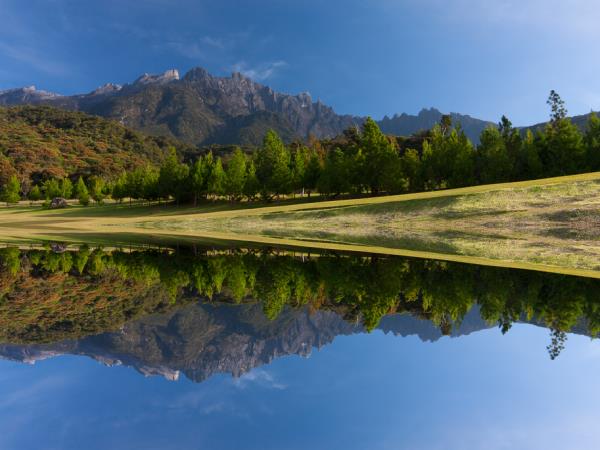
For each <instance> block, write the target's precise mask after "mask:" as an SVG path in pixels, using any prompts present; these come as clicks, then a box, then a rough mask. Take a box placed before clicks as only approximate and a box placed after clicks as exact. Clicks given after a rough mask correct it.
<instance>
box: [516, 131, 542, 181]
mask: <svg viewBox="0 0 600 450" xmlns="http://www.w3.org/2000/svg"><path fill="white" fill-rule="evenodd" d="M543 170H544V168H543V166H542V160H541V159H540V154H539V149H538V145H536V140H535V137H534V136H533V133H532V132H531V130H527V132H526V133H525V137H524V138H523V141H522V143H521V148H520V151H519V154H518V157H517V167H516V169H515V172H516V176H517V178H518V179H520V180H535V179H536V178H541V177H542V176H543Z"/></svg>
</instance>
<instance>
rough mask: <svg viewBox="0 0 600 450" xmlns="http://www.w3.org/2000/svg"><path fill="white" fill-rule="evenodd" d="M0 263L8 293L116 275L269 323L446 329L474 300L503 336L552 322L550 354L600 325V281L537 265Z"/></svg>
mask: <svg viewBox="0 0 600 450" xmlns="http://www.w3.org/2000/svg"><path fill="white" fill-rule="evenodd" d="M0 262H1V265H2V269H3V270H2V274H1V278H0V283H1V284H0V295H1V296H2V298H4V297H7V296H8V297H10V295H11V292H14V290H15V289H18V288H19V281H17V280H18V279H21V282H23V277H24V276H25V275H28V276H29V277H33V278H35V277H48V276H50V274H63V275H64V276H66V277H67V278H70V279H73V280H77V279H88V280H90V282H91V281H93V280H95V279H100V278H102V277H106V276H107V274H116V275H118V277H119V279H121V280H128V281H130V282H133V283H135V284H136V286H146V287H151V286H156V287H158V288H160V290H161V291H162V292H163V293H164V296H165V298H167V299H168V300H167V301H168V303H170V304H171V305H172V304H175V303H180V302H181V300H182V299H185V298H188V299H190V298H197V297H198V295H200V296H203V297H206V298H207V299H209V300H216V299H218V300H219V301H232V302H236V303H239V302H248V301H260V302H261V303H262V306H263V311H264V313H265V315H266V316H267V317H268V318H270V319H274V318H276V317H277V316H278V314H279V313H280V312H281V311H282V309H283V308H284V307H286V306H290V307H299V306H302V305H310V307H311V308H313V309H319V308H328V309H334V310H336V311H337V312H338V313H339V314H342V315H343V316H344V317H345V318H346V319H348V320H357V319H359V318H360V319H361V320H362V322H363V324H364V326H365V327H366V328H367V329H368V330H372V329H373V328H375V327H376V326H377V325H378V323H379V320H380V319H381V317H383V316H384V315H386V314H389V313H393V312H397V313H411V314H414V315H418V316H420V317H423V318H427V319H429V320H431V321H432V322H433V323H435V324H436V325H437V326H438V327H439V328H440V329H441V330H442V332H443V333H445V334H449V333H451V331H452V329H453V328H454V327H456V326H457V325H459V324H460V322H461V320H462V319H463V318H464V316H465V315H466V314H467V312H468V311H469V310H470V309H471V308H472V307H473V306H474V305H475V304H478V305H479V308H480V313H481V315H482V317H483V318H484V319H485V320H487V321H488V322H490V323H497V324H498V326H499V327H500V328H501V330H502V332H503V333H505V332H507V331H509V330H510V328H511V326H512V324H513V323H514V322H516V321H520V320H525V321H535V322H536V323H541V324H543V325H545V326H547V327H548V328H551V329H552V330H553V331H552V343H551V345H550V346H549V348H548V350H549V352H550V356H551V357H552V358H554V357H556V356H558V354H559V353H560V350H561V349H562V348H563V347H564V343H565V342H564V341H565V334H564V333H565V332H566V331H569V330H571V329H573V327H580V328H581V327H584V328H582V330H583V329H585V330H586V331H587V333H588V334H590V335H592V336H595V335H597V334H598V332H599V331H600V301H599V300H600V299H599V298H598V294H597V293H598V292H600V290H599V289H598V288H599V287H600V281H599V280H594V279H585V278H577V277H570V276H563V275H555V274H546V273H538V272H531V271H519V270H509V269H500V268H488V267H479V266H470V265H460V264H454V263H447V262H440V261H427V260H409V259H402V258H385V257H363V256H341V255H322V256H319V257H308V258H307V257H303V258H298V257H294V256H293V255H292V254H269V253H264V252H250V251H227V252H225V251H224V252H211V253H204V254H197V252H196V253H194V254H193V253H191V252H187V251H180V252H178V253H173V252H170V251H159V250H150V251H134V252H130V253H127V252H120V251H112V252H104V251H102V250H99V249H95V250H92V249H89V248H87V247H85V248H82V249H81V250H80V251H78V252H63V253H54V252H51V251H46V250H28V251H23V252H19V251H18V250H17V249H15V248H8V249H2V250H0ZM11 283H12V284H11ZM66 284H67V285H68V283H66ZM61 289H67V288H66V287H65V286H62V287H61ZM107 294H108V293H107ZM119 295H123V293H122V292H121V293H120V294H119ZM115 301H116V302H117V303H118V301H119V299H118V298H116V299H115ZM137 301H140V300H139V299H138V300H137ZM89 307H90V308H93V307H94V306H93V305H90V306H89ZM138 309H139V310H147V309H144V308H141V307H140V308H138ZM129 314H133V313H129ZM123 320H124V319H123Z"/></svg>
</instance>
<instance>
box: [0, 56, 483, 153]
mask: <svg viewBox="0 0 600 450" xmlns="http://www.w3.org/2000/svg"><path fill="white" fill-rule="evenodd" d="M24 104H33V105H40V104H44V105H50V106H54V107H58V108H61V109H67V110H75V111H82V112H86V113H88V114H93V115H97V116H101V117H105V118H109V119H113V120H116V121H118V122H120V123H121V124H123V125H125V126H128V127H131V128H133V129H136V130H138V131H141V132H144V133H146V134H150V135H160V136H167V137H171V138H177V139H179V140H181V141H183V142H185V143H187V144H191V145H209V144H241V145H256V144H258V143H260V142H261V140H262V137H263V135H264V133H265V131H266V130H268V129H274V130H276V131H277V132H278V133H279V134H280V135H281V136H282V137H283V138H284V140H286V141H291V140H293V139H297V138H299V139H307V138H309V137H310V136H315V137H317V138H333V137H335V136H337V135H339V134H341V133H342V132H343V131H344V130H345V129H347V128H349V127H352V126H360V125H361V124H362V123H363V122H364V120H365V117H359V116H351V115H342V114H337V113H336V112H335V111H334V110H333V108H331V107H330V106H327V105H325V104H323V103H322V102H321V101H319V100H317V101H313V99H312V97H311V96H310V94H308V93H306V92H304V93H300V94H297V95H290V94H285V93H280V92H276V91H274V90H273V89H271V88H270V87H268V86H265V85H262V84H260V83H257V82H255V81H253V80H251V79H250V78H248V77H246V76H244V75H242V74H240V73H233V74H232V75H231V76H230V77H217V76H213V75H211V74H209V73H208V72H207V71H206V70H205V69H203V68H200V67H197V68H194V69H191V70H190V71H188V72H187V73H186V74H185V75H184V76H183V77H180V74H179V72H178V71H177V70H175V69H171V70H167V71H166V72H164V73H163V74H160V75H151V74H144V75H142V76H140V77H139V78H137V79H136V80H135V81H134V82H132V83H128V84H125V85H119V84H114V83H108V84H105V85H103V86H101V87H99V88H98V89H96V90H94V91H92V92H89V93H87V94H77V95H69V96H66V95H60V94H56V93H52V92H48V91H44V90H38V89H36V88H35V86H28V87H23V88H17V89H9V90H5V91H0V105H1V106H14V105H24ZM451 116H452V119H453V121H454V123H460V124H461V126H462V127H463V129H464V130H465V133H466V134H467V135H468V136H469V137H470V138H471V139H472V140H473V141H475V142H478V140H479V134H480V133H481V131H482V130H483V129H484V128H485V127H487V126H489V125H490V124H491V122H488V121H485V120H480V119H475V118H472V117H470V116H467V115H462V114H458V113H452V114H451ZM441 117H442V112H440V111H438V110H437V109H434V108H431V109H423V110H422V111H421V112H420V113H419V114H418V115H409V114H401V115H394V116H393V117H391V118H390V117H387V116H386V117H384V118H383V119H382V120H381V121H379V125H380V126H381V128H382V130H383V131H384V132H386V133H388V134H394V135H410V134H412V133H415V132H418V131H420V130H427V129H429V128H431V127H432V126H433V125H434V124H435V123H437V122H439V120H440V118H441Z"/></svg>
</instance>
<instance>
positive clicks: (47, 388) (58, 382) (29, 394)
mask: <svg viewBox="0 0 600 450" xmlns="http://www.w3.org/2000/svg"><path fill="white" fill-rule="evenodd" d="M67 382H68V380H67V378H66V377H58V376H55V377H48V378H43V379H41V380H39V381H36V382H34V383H32V384H29V385H27V386H25V387H23V388H20V389H16V390H13V391H11V392H9V393H7V394H5V395H4V396H3V397H2V398H0V409H1V408H8V407H15V406H17V407H19V408H22V407H23V406H24V405H27V404H31V403H35V404H39V402H40V397H41V396H43V395H44V394H46V393H53V392H54V389H56V388H59V387H64V386H66V385H67Z"/></svg>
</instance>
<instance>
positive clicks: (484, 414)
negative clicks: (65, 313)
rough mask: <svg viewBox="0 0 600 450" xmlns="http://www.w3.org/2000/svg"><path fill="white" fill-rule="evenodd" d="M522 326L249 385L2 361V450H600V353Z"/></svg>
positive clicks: (266, 371) (324, 360)
mask: <svg viewBox="0 0 600 450" xmlns="http://www.w3.org/2000/svg"><path fill="white" fill-rule="evenodd" d="M549 339H550V337H549V333H548V330H547V329H544V328H540V327H536V326H531V325H518V324H517V325H515V326H514V327H513V328H512V329H511V330H510V331H509V332H508V333H507V334H506V335H504V336H503V335H502V334H501V333H500V330H498V329H497V328H493V329H489V330H485V331H480V332H477V333H473V334H470V335H468V336H462V337H460V338H453V339H450V338H447V337H445V338H442V339H441V340H439V341H437V342H435V343H423V342H421V341H419V340H418V339H417V338H416V337H414V336H411V337H407V338H401V337H394V336H392V335H384V334H383V333H381V332H380V331H376V332H374V333H373V334H371V335H354V336H347V337H338V338H336V340H335V341H334V343H333V344H330V345H327V346H325V347H323V348H322V349H321V350H320V351H316V350H315V351H314V352H313V354H312V356H311V357H310V358H309V359H303V358H300V357H297V356H289V357H283V358H278V359H276V360H275V361H274V362H273V363H272V364H270V365H268V366H263V367H260V368H257V369H254V370H253V371H252V372H250V373H249V374H247V375H244V376H243V377H242V378H240V379H237V380H236V379H232V378H231V377H229V376H227V375H217V376H214V377H212V378H210V379H209V380H207V381H205V382H203V383H200V384H195V383H192V382H190V381H188V380H186V379H184V378H181V379H180V380H179V381H176V382H174V381H167V380H165V379H163V378H160V377H150V378H144V377H143V376H142V375H140V374H139V373H136V372H135V371H134V370H133V369H131V368H128V367H105V366H103V365H101V364H100V363H98V362H96V361H93V360H91V359H88V358H85V357H72V356H63V357H57V358H52V359H48V360H45V361H39V362H38V363H36V364H35V365H33V366H28V365H25V364H21V363H13V362H8V361H0V424H1V425H0V448H2V449H3V450H13V449H14V450H17V449H18V450H29V449H32V450H33V449H39V448H44V449H50V450H51V449H61V450H70V449H77V450H79V449H82V448H85V449H89V450H95V449H107V448H110V449H114V450H119V449H127V450H132V449H144V450H155V449H156V450H158V449H160V450H169V449H173V450H175V449H177V450H180V449H192V448H193V449H200V448H202V449H207V448H210V449H215V450H229V449H239V448H247V449H261V450H267V449H269V450H270V449H272V450H275V449H289V450H295V449H298V450H300V449H307V448H310V449H314V450H321V449H322V450H326V449H327V450H329V449H337V448H343V449H348V450H354V449H356V450H363V449H371V450H392V449H394V450H404V449H406V450H409V449H410V450H447V449H461V450H471V449H473V450H480V449H487V450H506V449H532V450H533V449H544V450H564V449H586V448H596V447H597V443H598V440H599V439H600V430H599V429H598V426H597V424H598V419H599V418H600V413H599V412H598V406H597V405H598V402H599V401H600V392H599V391H598V389H597V386H598V377H597V374H598V370H600V352H599V349H600V348H599V346H598V342H596V341H592V340H590V339H589V338H588V337H584V336H569V339H568V341H567V345H566V349H565V350H564V351H563V353H562V354H561V355H560V356H559V358H558V359H556V360H554V361H551V360H550V358H549V357H548V353H547V352H546V349H545V346H546V345H547V344H548V342H549Z"/></svg>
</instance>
